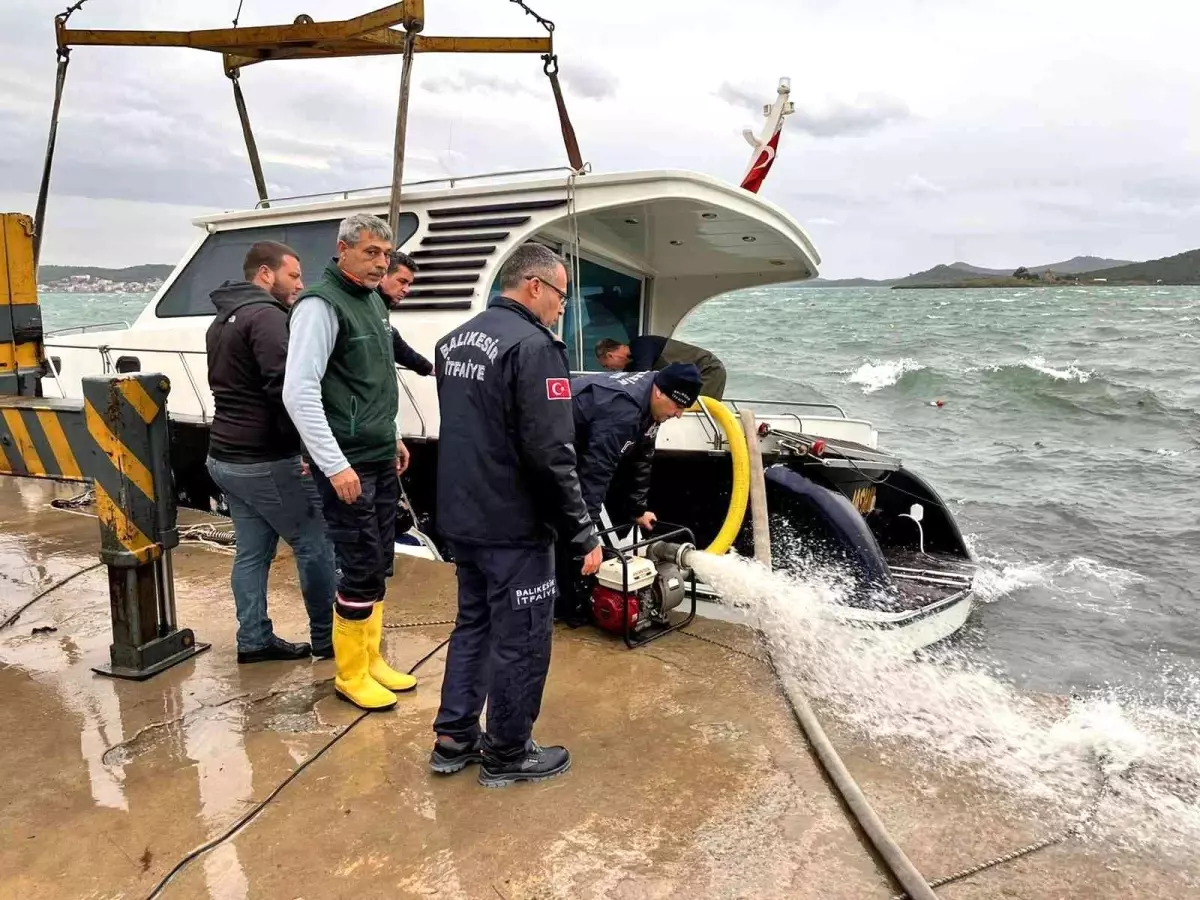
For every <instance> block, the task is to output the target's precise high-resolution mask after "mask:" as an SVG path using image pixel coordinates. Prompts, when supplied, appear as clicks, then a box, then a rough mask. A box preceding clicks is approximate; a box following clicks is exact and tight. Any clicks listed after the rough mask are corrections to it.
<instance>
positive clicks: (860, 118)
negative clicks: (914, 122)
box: [715, 81, 912, 138]
mask: <svg viewBox="0 0 1200 900" xmlns="http://www.w3.org/2000/svg"><path fill="white" fill-rule="evenodd" d="M715 95H716V96H717V97H718V98H719V99H721V100H724V101H725V102H726V103H728V104H730V105H731V106H736V107H738V108H739V109H746V110H749V111H751V112H753V113H754V114H755V115H756V116H761V115H762V109H763V106H764V105H766V103H767V102H768V101H773V100H774V99H775V98H774V96H771V95H768V94H767V93H766V92H763V91H753V90H750V89H749V88H746V87H741V86H739V85H736V84H732V83H730V82H728V81H726V82H722V84H721V86H720V87H719V88H717V90H716V92H715ZM794 102H795V104H796V111H795V112H794V113H792V115H791V116H789V117H788V119H787V125H786V126H785V127H786V128H787V129H793V130H798V131H803V132H804V133H805V134H810V135H812V136H813V137H819V138H827V137H844V136H851V135H863V134H868V133H870V132H872V131H877V130H879V129H880V128H883V127H885V126H887V125H890V124H892V123H893V122H901V121H904V120H905V119H909V118H911V117H912V113H911V111H910V110H909V108H908V106H907V105H906V104H905V103H904V102H902V101H900V100H897V99H896V98H894V97H888V96H886V95H863V96H860V97H858V98H857V99H856V100H855V101H854V102H852V103H847V102H844V101H836V102H834V103H830V104H827V105H825V106H811V105H808V104H807V102H806V101H805V100H804V98H803V96H798V97H794Z"/></svg>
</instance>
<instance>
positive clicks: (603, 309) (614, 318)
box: [488, 247, 645, 372]
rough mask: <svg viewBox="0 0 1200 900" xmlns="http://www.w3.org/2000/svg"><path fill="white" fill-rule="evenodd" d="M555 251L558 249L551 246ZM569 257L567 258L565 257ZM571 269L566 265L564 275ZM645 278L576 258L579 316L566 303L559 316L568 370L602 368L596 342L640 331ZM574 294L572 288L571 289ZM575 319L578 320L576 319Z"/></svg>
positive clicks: (496, 285) (495, 289) (497, 291)
mask: <svg viewBox="0 0 1200 900" xmlns="http://www.w3.org/2000/svg"><path fill="white" fill-rule="evenodd" d="M551 249H554V250H558V249H559V248H557V247H554V248H551ZM568 259H569V257H568ZM571 274H572V273H571V268H570V265H568V268H567V275H568V277H570V275H571ZM644 285H645V281H644V279H642V278H639V277H636V276H633V275H627V274H625V273H624V272H618V271H617V270H616V269H613V268H611V267H610V266H607V265H602V264H600V263H595V262H591V261H590V260H586V259H580V260H579V294H580V298H581V299H582V301H583V304H582V305H583V309H582V314H581V315H576V310H575V304H574V303H568V304H567V309H566V312H565V313H564V314H563V318H562V332H561V334H560V337H561V338H562V340H563V342H564V343H565V344H566V345H567V361H568V363H569V365H570V367H571V371H572V372H599V371H602V369H601V367H600V362H599V361H598V360H597V359H596V353H595V347H596V342H597V341H599V340H600V339H601V338H615V339H616V340H618V341H623V342H627V341H629V340H630V339H631V338H634V337H637V336H638V335H639V334H641V324H642V297H643V295H644V290H643V288H644ZM500 292H501V291H500V282H499V281H498V280H497V281H496V282H494V283H493V284H492V290H491V293H490V294H489V295H488V296H489V297H495V296H497V295H499V294H500ZM571 293H572V296H574V288H573V287H572V288H571ZM577 319H579V320H581V321H579V322H577V321H576V320H577ZM580 327H582V329H583V347H582V358H581V357H580V349H581V348H580V341H579V328H580Z"/></svg>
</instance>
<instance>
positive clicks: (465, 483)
mask: <svg viewBox="0 0 1200 900" xmlns="http://www.w3.org/2000/svg"><path fill="white" fill-rule="evenodd" d="M499 280H500V287H501V290H502V295H501V296H499V297H496V298H495V299H493V300H492V301H491V302H490V303H489V304H488V308H487V309H486V310H484V311H483V312H482V313H480V314H479V315H477V316H475V317H474V318H473V319H471V320H470V321H469V322H467V323H466V324H465V325H463V326H462V327H461V328H458V329H456V330H455V331H453V332H451V333H450V334H448V335H446V336H445V337H444V338H442V340H441V341H440V342H439V343H438V345H437V348H436V351H435V354H434V365H435V366H436V377H437V387H438V400H439V404H440V407H441V431H440V435H439V439H438V481H437V522H438V527H439V529H440V530H441V532H442V534H443V536H444V537H445V538H446V541H447V544H448V545H449V548H450V550H451V552H452V554H453V557H454V561H455V563H456V565H457V568H458V619H457V622H456V623H455V626H454V633H453V635H452V636H451V638H450V649H449V654H448V657H447V660H446V674H445V677H444V680H443V682H442V704H441V708H440V709H439V710H438V714H437V719H436V721H435V722H434V731H435V732H436V734H437V741H436V743H435V745H434V749H433V753H432V755H431V757H430V767H431V768H432V769H433V771H435V772H440V773H446V774H448V773H451V772H457V771H460V770H462V769H463V768H465V767H466V766H467V765H468V764H469V763H476V762H481V763H482V764H481V766H480V769H479V783H480V784H482V785H485V786H488V787H503V786H506V785H509V784H513V783H515V782H518V781H538V780H541V779H544V778H551V777H554V776H555V775H559V774H562V773H563V772H565V771H567V769H568V768H569V767H570V765H571V756H570V754H569V753H568V752H567V750H566V748H564V747H541V746H539V745H538V744H537V743H536V742H535V741H534V740H533V725H534V723H535V722H536V721H537V718H538V713H539V711H540V710H541V704H542V692H543V690H544V688H545V684H546V673H547V670H548V669H549V665H550V638H551V631H552V628H553V614H554V600H555V596H556V594H557V588H556V581H555V571H554V541H555V537H556V534H562V536H563V538H564V539H566V540H569V541H571V542H573V543H575V544H576V545H578V546H580V547H582V548H583V550H584V553H585V556H584V561H583V566H582V571H583V572H584V573H585V574H592V573H594V572H595V571H597V569H599V567H600V557H601V550H600V542H599V538H598V537H597V535H596V529H595V527H594V526H593V524H592V521H591V518H590V517H589V516H588V512H587V507H586V506H585V505H584V502H583V495H582V493H581V492H580V488H579V478H578V475H577V473H576V470H575V463H576V460H575V448H574V436H575V426H574V422H573V419H572V413H571V382H570V377H569V370H568V368H567V358H566V348H565V346H564V345H563V343H562V342H561V341H559V340H558V339H557V338H556V337H555V336H554V334H553V332H551V330H550V329H551V328H552V327H553V326H554V325H555V323H557V321H558V320H559V318H560V317H561V315H562V310H563V304H564V302H565V300H566V296H567V293H566V289H567V273H566V268H565V267H564V266H563V263H562V260H561V259H560V258H559V257H558V256H557V255H556V254H555V253H554V252H552V251H551V250H549V249H548V248H546V247H543V246H542V245H540V244H526V245H524V246H522V247H519V248H517V250H516V251H515V252H514V253H513V255H512V256H511V257H510V258H509V259H508V261H507V262H505V263H504V265H503V266H502V267H501V269H500V274H499ZM485 700H486V702H487V733H486V734H483V735H481V734H480V727H479V717H480V714H481V713H482V712H483V707H484V702H485Z"/></svg>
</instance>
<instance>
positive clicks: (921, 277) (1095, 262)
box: [808, 256, 1132, 287]
mask: <svg viewBox="0 0 1200 900" xmlns="http://www.w3.org/2000/svg"><path fill="white" fill-rule="evenodd" d="M1128 265H1132V264H1131V263H1130V262H1129V261H1128V260H1123V259H1104V258H1103V257H1099V256H1076V257H1074V258H1072V259H1067V260H1063V261H1062V262H1056V263H1048V264H1046V265H1044V266H1030V267H1029V271H1030V272H1031V273H1032V274H1034V275H1041V274H1043V273H1045V272H1056V273H1058V274H1059V275H1080V274H1082V273H1084V272H1098V271H1101V270H1104V269H1111V268H1115V267H1117V266H1128ZM1016 270H1017V266H1013V267H1012V268H1011V269H986V268H984V267H982V266H973V265H971V264H970V263H966V262H961V261H959V262H952V263H948V264H943V265H940V266H934V267H933V268H932V269H926V270H925V271H924V272H916V273H914V274H912V275H906V276H904V277H903V278H882V279H872V278H833V279H825V278H818V279H816V280H815V281H810V282H808V284H810V285H812V286H813V287H953V286H957V285H962V284H965V283H969V282H972V281H975V280H984V279H986V280H987V281H988V283H989V284H992V283H993V282H994V281H995V280H996V279H1003V280H1005V281H1008V280H1010V279H1011V276H1012V273H1013V272H1015V271H1016ZM1014 283H1017V282H1015V281H1014Z"/></svg>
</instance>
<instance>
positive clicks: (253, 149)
mask: <svg viewBox="0 0 1200 900" xmlns="http://www.w3.org/2000/svg"><path fill="white" fill-rule="evenodd" d="M225 74H226V75H228V76H229V80H230V81H231V82H233V102H234V103H235V104H237V112H238V119H239V120H241V123H242V137H244V138H245V139H246V153H247V154H248V155H249V157H250V170H251V171H252V172H253V173H254V187H255V188H256V189H257V190H258V203H259V206H261V207H263V208H264V209H265V208H267V207H268V206H270V205H271V204H270V203H268V202H267V182H266V180H265V179H264V178H263V170H262V161H261V160H260V159H259V158H258V144H257V143H255V141H254V132H253V130H251V128H250V114H249V113H248V112H247V111H246V98H245V97H243V96H242V84H241V76H240V75H239V74H238V70H237V69H231V70H230V71H228V72H226V73H225Z"/></svg>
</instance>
